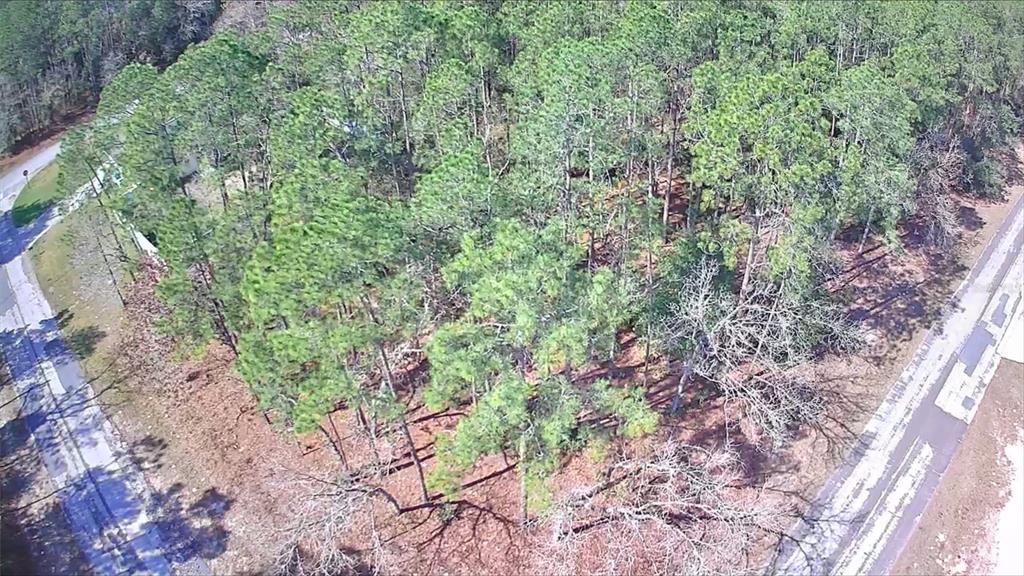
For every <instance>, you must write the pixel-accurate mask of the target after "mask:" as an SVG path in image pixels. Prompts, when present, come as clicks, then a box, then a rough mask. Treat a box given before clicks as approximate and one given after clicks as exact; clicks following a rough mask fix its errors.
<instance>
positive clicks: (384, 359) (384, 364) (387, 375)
mask: <svg viewBox="0 0 1024 576" xmlns="http://www.w3.org/2000/svg"><path fill="white" fill-rule="evenodd" d="M363 306H365V307H366V314H367V316H369V318H370V321H371V322H373V323H374V324H376V325H378V326H380V322H379V321H377V315H376V314H374V312H373V306H372V305H371V304H370V301H369V299H368V298H367V297H366V296H365V295H363ZM377 352H378V353H379V354H380V361H381V368H382V370H383V373H384V382H385V383H386V384H387V387H388V390H389V391H390V392H391V397H392V398H393V399H394V400H395V401H396V402H397V401H398V392H397V391H396V390H395V384H394V377H393V375H392V372H391V364H390V363H389V362H388V355H387V352H386V351H385V350H384V345H383V344H382V343H380V341H378V342H377ZM398 423H399V425H400V427H401V429H402V435H403V436H405V441H406V443H407V444H408V445H409V455H410V456H411V457H412V461H413V462H414V463H415V464H416V473H417V475H418V476H419V481H420V495H421V496H422V498H423V503H424V504H426V503H427V502H428V501H429V500H430V494H429V492H428V491H427V481H426V477H425V476H424V475H423V462H422V461H421V460H420V456H419V454H417V453H416V443H415V442H414V441H413V438H412V433H411V432H410V431H409V423H408V421H407V420H406V419H405V413H404V412H403V413H402V415H401V416H399V417H398Z"/></svg>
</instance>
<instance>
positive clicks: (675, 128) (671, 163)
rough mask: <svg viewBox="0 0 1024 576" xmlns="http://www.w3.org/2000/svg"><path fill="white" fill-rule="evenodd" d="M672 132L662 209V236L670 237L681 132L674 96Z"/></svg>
mask: <svg viewBox="0 0 1024 576" xmlns="http://www.w3.org/2000/svg"><path fill="white" fill-rule="evenodd" d="M672 101H673V104H672V134H671V135H670V136H669V145H668V170H667V172H668V183H667V185H666V187H665V202H664V204H663V206H662V210H661V226H662V237H663V238H668V214H669V204H670V203H671V199H672V178H673V177H674V174H673V169H674V168H675V160H676V136H677V135H678V133H679V110H678V109H677V108H678V107H677V106H676V104H675V97H674V96H673V97H672Z"/></svg>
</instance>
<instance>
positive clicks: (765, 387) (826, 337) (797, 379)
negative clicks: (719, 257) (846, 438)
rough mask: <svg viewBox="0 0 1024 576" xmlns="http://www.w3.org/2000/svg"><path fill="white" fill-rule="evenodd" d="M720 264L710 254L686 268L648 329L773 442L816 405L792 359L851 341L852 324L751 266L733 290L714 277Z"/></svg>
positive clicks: (815, 411)
mask: <svg viewBox="0 0 1024 576" xmlns="http://www.w3.org/2000/svg"><path fill="white" fill-rule="evenodd" d="M719 272H720V270H719V266H718V264H717V262H715V261H712V260H710V259H702V260H701V261H700V262H699V263H698V264H697V265H695V266H694V267H693V268H692V270H691V271H690V273H689V275H688V276H687V277H686V278H685V279H684V280H683V282H682V284H681V286H680V287H679V290H678V294H677V298H676V300H675V302H674V303H673V304H672V305H671V306H670V309H669V313H668V314H666V315H665V317H664V318H663V320H662V322H661V323H660V325H658V326H657V328H656V330H655V337H656V339H657V340H658V341H659V343H660V345H661V346H662V347H663V348H665V349H666V350H669V351H683V356H684V358H685V359H686V364H687V366H686V368H685V369H684V372H686V373H689V372H692V373H693V374H695V375H697V376H700V377H702V378H704V379H706V380H708V381H711V382H714V383H715V384H717V385H718V386H719V387H720V389H721V390H722V391H723V392H724V393H725V394H726V396H727V397H735V398H738V399H740V400H741V401H742V402H743V405H744V407H745V408H746V414H747V416H748V417H749V418H750V419H751V420H752V421H753V423H754V424H756V425H757V426H758V428H759V429H760V430H761V431H762V432H763V433H764V434H765V435H766V436H767V437H768V438H769V439H770V440H771V441H772V444H773V445H779V444H781V443H783V442H785V440H786V439H787V437H788V435H789V433H790V432H791V431H792V429H793V428H794V427H795V426H796V425H799V424H802V423H806V422H812V421H814V420H815V419H816V418H818V417H819V416H820V415H821V414H822V412H823V411H822V408H823V406H822V404H821V400H820V398H819V397H818V395H817V394H816V393H815V388H814V386H812V385H811V384H810V383H809V382H808V381H807V380H806V379H805V378H804V377H802V376H800V375H799V367H800V366H802V365H803V364H805V363H806V362H807V361H808V360H810V359H811V358H812V357H813V356H814V354H816V353H817V352H820V351H821V350H822V349H824V350H832V351H841V350H848V349H851V348H853V347H855V346H856V345H857V343H858V342H859V340H860V336H859V331H858V330H857V329H856V327H855V326H853V325H852V324H851V323H849V322H848V321H847V320H846V319H845V318H844V316H843V314H842V312H841V310H840V309H839V308H838V307H837V306H835V305H833V304H832V303H830V302H828V301H825V300H822V299H816V298H806V297H803V296H802V294H801V293H800V292H799V291H795V290H787V289H786V284H785V280H782V281H779V282H775V281H772V280H770V279H767V278H764V277H762V276H760V275H756V274H755V275H753V276H752V279H751V280H750V281H749V284H748V287H747V290H746V293H745V294H744V296H743V297H742V298H739V297H737V296H735V295H734V294H733V293H732V292H730V291H729V289H728V287H726V286H723V285H722V284H721V283H720V282H719Z"/></svg>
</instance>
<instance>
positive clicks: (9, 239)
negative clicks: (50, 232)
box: [0, 207, 53, 266]
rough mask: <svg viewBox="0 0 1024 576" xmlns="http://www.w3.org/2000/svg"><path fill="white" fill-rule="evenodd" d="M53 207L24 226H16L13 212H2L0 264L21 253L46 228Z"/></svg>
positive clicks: (0, 215)
mask: <svg viewBox="0 0 1024 576" xmlns="http://www.w3.org/2000/svg"><path fill="white" fill-rule="evenodd" d="M52 210H53V208H52V207H50V208H47V209H45V210H44V211H43V213H42V214H39V215H38V216H37V217H36V218H35V219H34V220H32V221H31V222H30V223H28V224H26V225H24V226H20V227H19V226H15V224H14V220H13V218H12V212H4V213H0V266H2V265H4V264H7V263H8V262H10V261H12V260H14V259H15V258H17V257H18V256H19V255H21V254H22V253H23V252H24V251H25V250H26V249H27V248H28V246H29V244H31V243H32V241H33V240H35V238H36V237H37V236H39V235H40V234H42V233H43V231H44V230H45V229H46V222H47V221H48V220H49V219H50V213H51V211H52Z"/></svg>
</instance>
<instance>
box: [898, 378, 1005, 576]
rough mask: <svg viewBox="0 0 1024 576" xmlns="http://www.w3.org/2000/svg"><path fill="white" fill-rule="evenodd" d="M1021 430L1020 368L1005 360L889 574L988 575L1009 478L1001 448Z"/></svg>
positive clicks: (913, 575) (990, 571)
mask: <svg viewBox="0 0 1024 576" xmlns="http://www.w3.org/2000/svg"><path fill="white" fill-rule="evenodd" d="M1022 426H1024V365H1021V364H1018V363H1016V362H1013V361H1010V360H1003V361H1002V362H1000V364H999V368H998V369H997V370H996V373H995V376H994V377H993V378H992V382H991V383H990V384H989V386H988V389H987V390H986V392H985V397H984V399H982V402H981V406H980V407H979V408H978V412H977V414H976V416H975V417H974V421H973V422H972V423H971V426H970V427H969V428H968V429H967V434H966V435H965V436H964V439H963V441H962V442H961V444H960V447H959V448H958V449H957V453H956V455H955V456H954V457H953V461H952V462H951V463H950V465H949V468H948V469H947V470H946V473H945V474H944V475H943V477H942V482H941V483H940V484H939V487H938V489H937V490H936V492H935V495H934V496H932V499H931V502H930V503H929V504H928V507H927V508H926V509H925V512H924V514H923V515H922V516H921V519H920V521H919V523H918V525H917V528H916V529H915V530H914V534H913V536H912V537H911V539H910V541H909V542H908V543H907V546H906V548H904V550H903V553H902V555H901V556H900V559H899V561H898V562H897V564H896V566H895V568H894V569H893V574H906V575H910V576H917V575H921V574H936V575H938V574H942V575H948V576H953V575H961V574H991V573H992V566H991V565H990V560H991V556H992V554H991V546H992V539H993V534H992V529H993V528H994V526H995V524H996V522H995V520H996V517H997V515H998V513H999V511H1000V510H1001V509H1002V507H1003V506H1004V505H1005V503H1006V501H1007V498H1008V495H1009V487H1010V483H1011V482H1012V477H1013V475H1012V471H1011V470H1010V469H1009V463H1008V462H1007V459H1006V457H1005V455H1004V450H1005V448H1006V446H1007V445H1008V444H1011V443H1014V442H1018V441H1019V440H1018V434H1019V433H1020V431H1021V428H1022ZM1021 544H1024V543H1021ZM1009 552H1010V553H1018V554H1019V553H1020V548H1018V549H1017V550H1012V551H1009Z"/></svg>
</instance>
